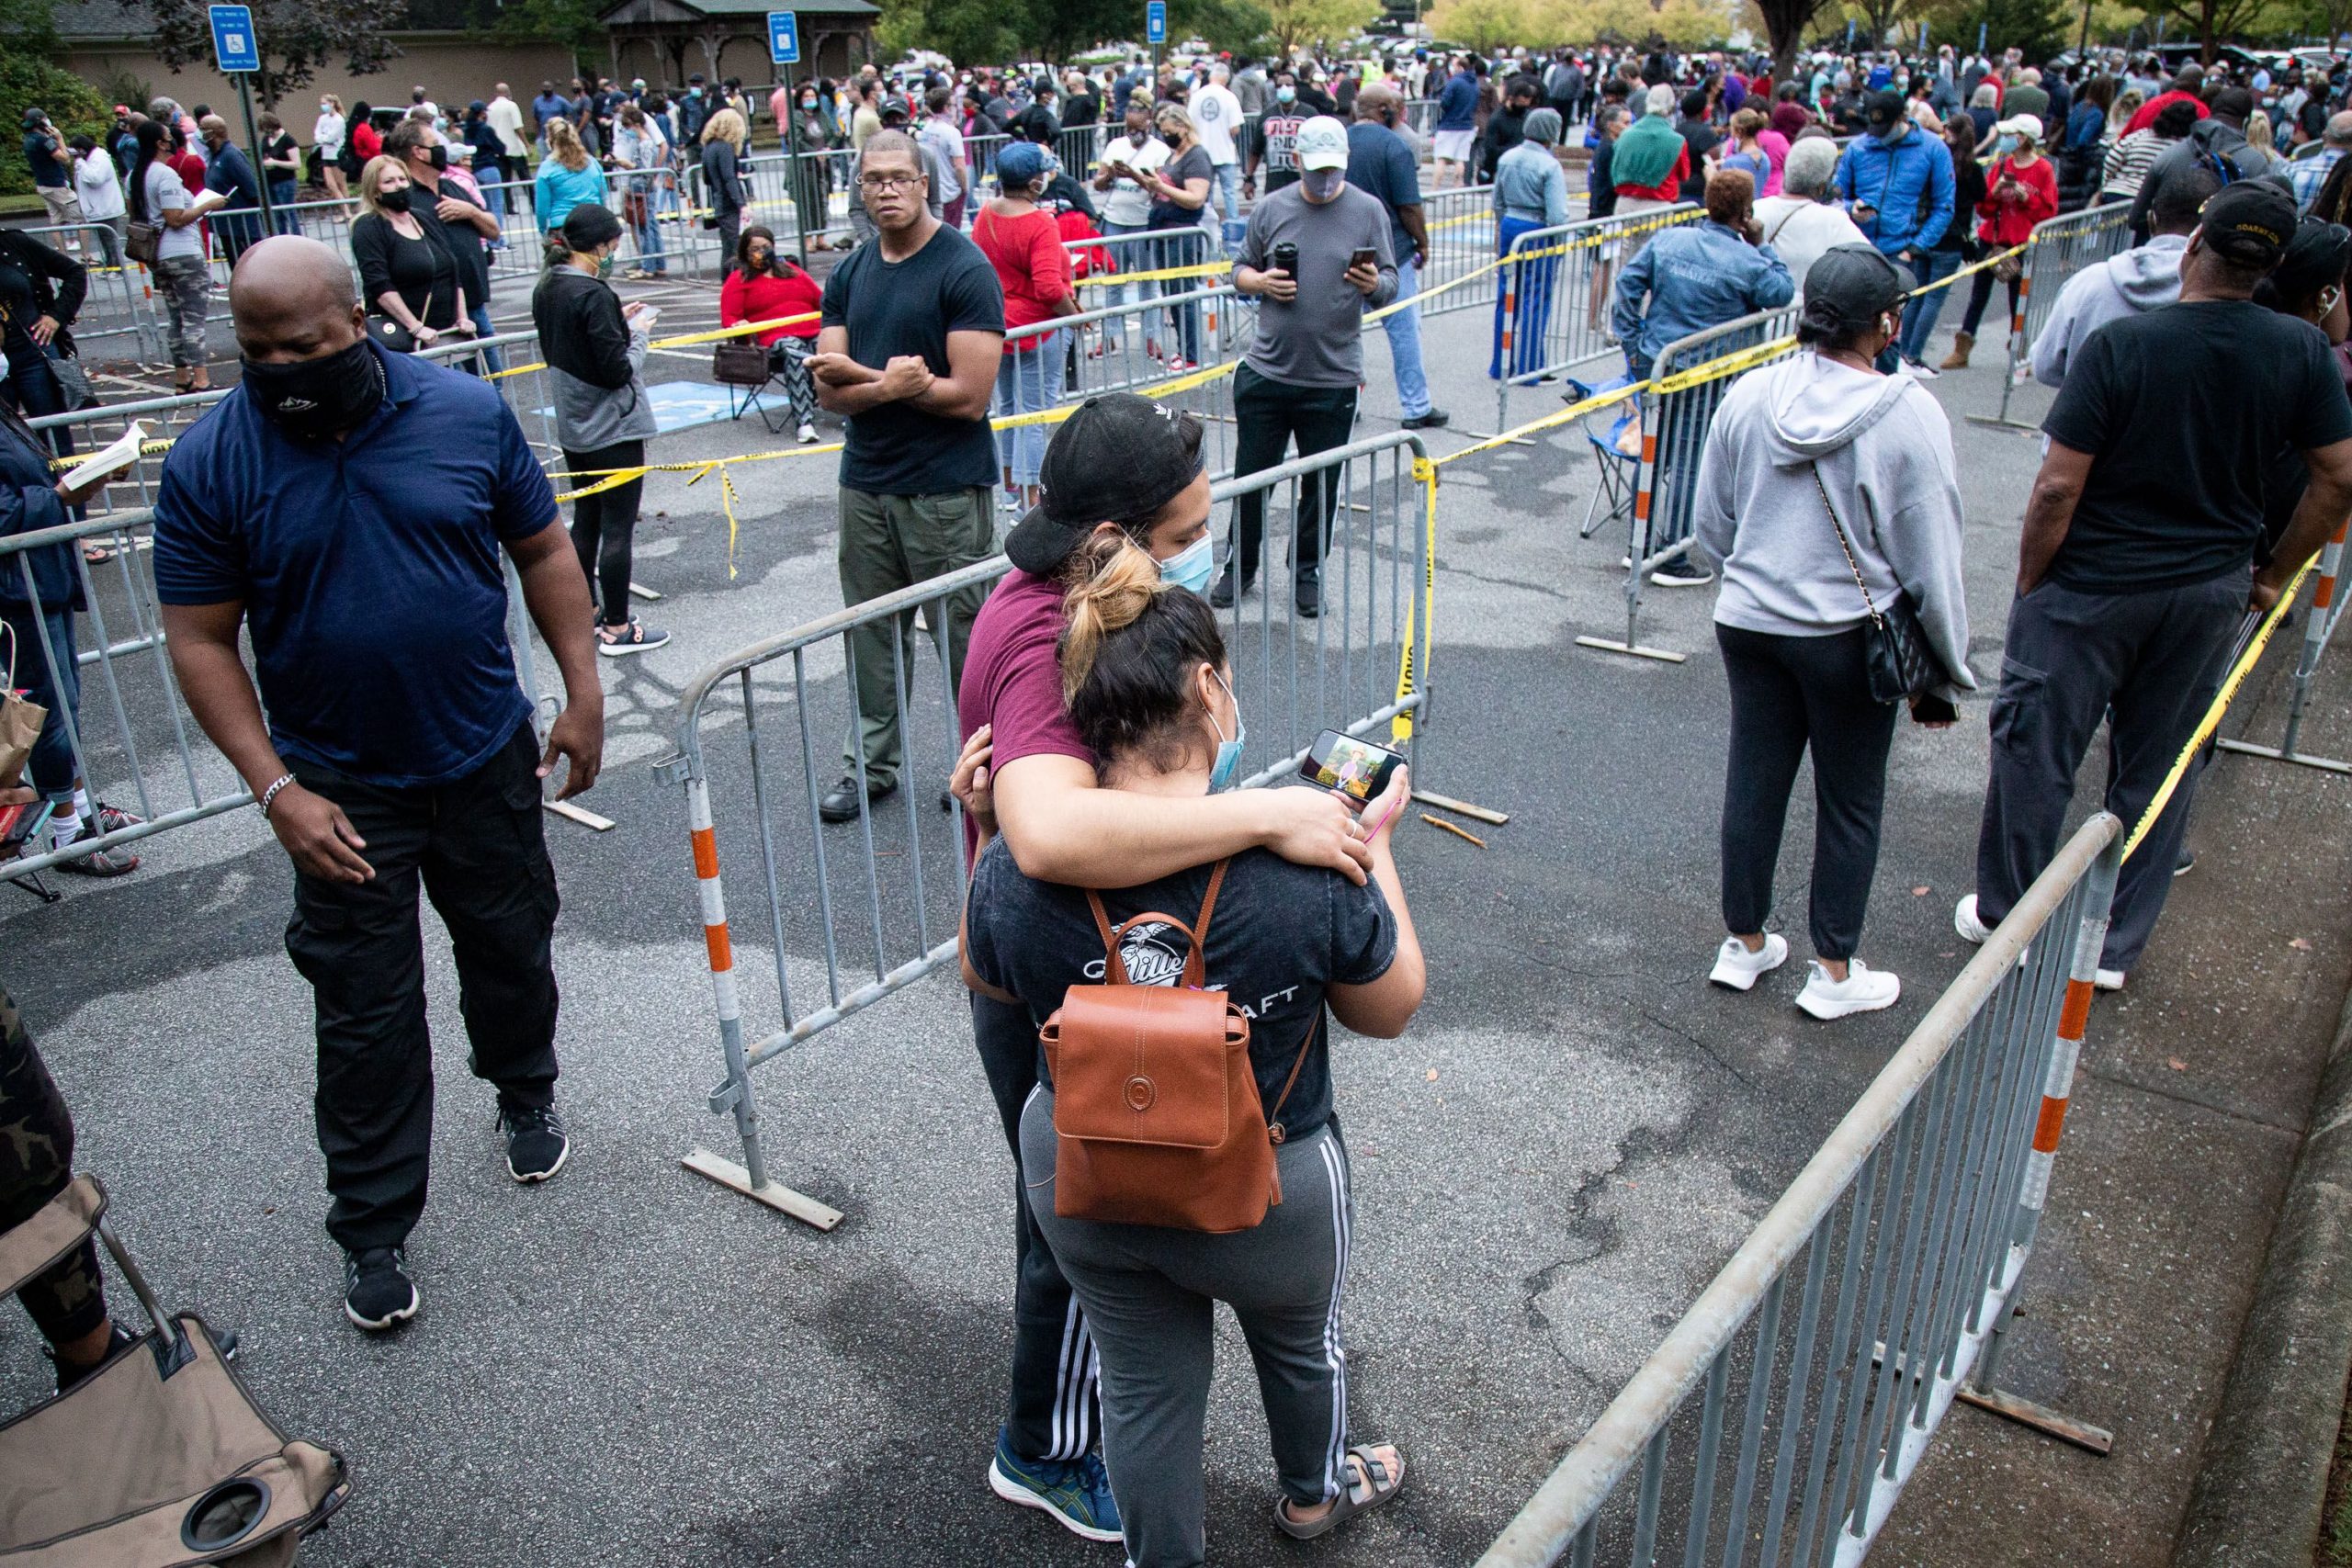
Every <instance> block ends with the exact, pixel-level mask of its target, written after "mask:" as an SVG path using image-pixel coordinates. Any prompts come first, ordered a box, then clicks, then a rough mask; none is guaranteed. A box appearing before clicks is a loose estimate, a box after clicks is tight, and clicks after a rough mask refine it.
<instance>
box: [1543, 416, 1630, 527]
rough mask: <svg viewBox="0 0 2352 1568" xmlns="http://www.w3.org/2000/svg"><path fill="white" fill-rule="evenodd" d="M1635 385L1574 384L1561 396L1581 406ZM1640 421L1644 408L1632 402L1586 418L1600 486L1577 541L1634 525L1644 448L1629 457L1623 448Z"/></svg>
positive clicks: (1598, 485)
mask: <svg viewBox="0 0 2352 1568" xmlns="http://www.w3.org/2000/svg"><path fill="white" fill-rule="evenodd" d="M1632 384H1633V378H1632V377H1630V376H1615V377H1611V378H1610V379H1608V380H1606V381H1600V382H1596V383H1593V384H1590V385H1588V384H1587V383H1585V382H1582V381H1576V380H1571V381H1567V382H1566V383H1564V385H1563V389H1562V391H1561V394H1560V396H1561V398H1562V399H1563V400H1565V401H1567V402H1570V403H1580V402H1583V401H1584V400H1586V399H1588V398H1597V397H1600V396H1601V395H1602V394H1604V393H1608V392H1613V391H1616V390H1617V389H1619V388H1621V387H1628V386H1631V385H1632ZM1641 417H1642V411H1641V405H1640V404H1639V403H1638V402H1636V401H1634V400H1631V399H1628V400H1626V401H1624V402H1622V403H1618V404H1615V405H1614V406H1612V407H1610V408H1605V409H1596V410H1594V411H1593V412H1590V413H1589V414H1587V415H1585V416H1584V420H1583V424H1584V438H1585V440H1586V442H1587V443H1589V445H1590V446H1591V447H1592V460H1593V467H1594V469H1595V470H1596V475H1597V482H1596V483H1595V484H1594V486H1593V490H1592V500H1591V501H1590V502H1588V503H1587V504H1586V506H1585V509H1584V525H1583V526H1581V527H1579V528H1578V529H1577V538H1579V539H1589V538H1591V537H1592V536H1594V535H1595V534H1597V533H1599V532H1600V530H1601V528H1602V527H1603V526H1605V525H1608V524H1610V523H1612V522H1617V523H1630V522H1632V521H1633V516H1634V489H1635V483H1636V480H1637V479H1639V477H1640V474H1641V468H1642V459H1641V456H1640V453H1641V448H1640V447H1639V446H1638V445H1637V446H1635V447H1634V450H1633V451H1632V452H1630V453H1629V452H1626V451H1625V450H1624V449H1623V446H1622V445H1621V444H1622V443H1623V441H1624V438H1625V432H1626V431H1627V429H1629V428H1632V429H1635V430H1638V429H1639V428H1640V423H1639V422H1640V420H1641ZM1603 501H1606V502H1608V503H1609V505H1608V510H1606V511H1603V510H1602V509H1601V502H1603Z"/></svg>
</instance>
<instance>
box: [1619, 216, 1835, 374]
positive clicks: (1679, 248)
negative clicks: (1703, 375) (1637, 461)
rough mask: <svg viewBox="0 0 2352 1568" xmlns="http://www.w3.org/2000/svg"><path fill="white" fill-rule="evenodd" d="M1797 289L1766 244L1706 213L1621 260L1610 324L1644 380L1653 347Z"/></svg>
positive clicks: (1781, 300) (1780, 300) (1768, 305)
mask: <svg viewBox="0 0 2352 1568" xmlns="http://www.w3.org/2000/svg"><path fill="white" fill-rule="evenodd" d="M1796 291H1797V286H1796V280H1795V279H1794V278H1792V277H1791V276H1789V269H1788V267H1787V266H1786V265H1782V263H1781V258H1780V256H1779V255H1777V254H1774V252H1773V250H1772V247H1771V246H1770V245H1751V244H1749V243H1747V240H1746V239H1744V238H1743V237H1742V236H1741V235H1740V234H1739V233H1738V232H1736V231H1734V230H1732V229H1730V228H1727V227H1726V226H1724V224H1721V223H1718V222H1716V221H1715V220H1713V219H1712V218H1709V219H1705V220H1702V221H1700V222H1697V223H1685V224H1682V225H1680V226H1679V227H1677V228H1673V229H1668V230H1664V231H1661V232H1659V233H1657V234H1656V235H1653V236H1652V237H1651V239H1650V243H1648V244H1646V245H1644V246H1643V247H1642V250H1641V254H1639V255H1636V256H1635V257H1634V259H1633V260H1632V261H1630V262H1628V263H1626V264H1625V270H1624V272H1623V273H1622V274H1621V275H1620V276H1618V279H1617V307H1616V310H1615V312H1614V313H1613V315H1612V316H1611V319H1610V326H1611V329H1612V330H1613V331H1615V333H1617V341H1618V342H1620V343H1622V344H1624V345H1625V361H1626V363H1627V364H1628V365H1630V366H1631V367H1633V372H1634V379H1635V380H1637V381H1639V380H1647V379H1648V378H1649V374H1650V366H1651V365H1652V364H1653V363H1654V362H1655V361H1656V360H1657V356H1658V352H1659V351H1660V350H1661V349H1663V348H1665V347H1666V345H1667V344H1670V343H1672V342H1674V341H1675V340H1676V339H1678V338H1686V337H1689V336H1690V335H1691V333H1702V332H1704V331H1706V330H1707V329H1708V328H1709V327H1719V326H1721V325H1723V324H1724V322H1725V321H1737V320H1739V318H1740V317H1742V316H1747V315H1753V314H1754V313H1755V312H1757V311H1758V310H1770V309H1772V308H1773V307H1774V306H1776V305H1785V304H1787V303H1788V302H1789V301H1790V300H1791V299H1794V298H1795V297H1796ZM1645 298H1646V299H1647V300H1648V301H1649V313H1648V314H1647V315H1644V314H1643V312H1642V302H1643V300H1644V299H1645Z"/></svg>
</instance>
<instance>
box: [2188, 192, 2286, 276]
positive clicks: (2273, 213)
mask: <svg viewBox="0 0 2352 1568" xmlns="http://www.w3.org/2000/svg"><path fill="white" fill-rule="evenodd" d="M2197 219H2198V223H2199V226H2200V227H2201V228H2202V229H2203V230H2204V231H2205V243H2207V244H2209V245H2211V246H2212V247H2213V249H2214V250H2216V251H2218V252H2220V253H2221V254H2222V255H2224V256H2227V257H2228V258H2229V259H2230V260H2232V261H2233V262H2236V263H2237V264H2238V265H2241V266H2264V267H2267V266H2276V265H2278V258H2279V257H2280V256H2282V255H2284V254H2286V252H2287V242H2288V240H2289V239H2290V237H2291V236H2292V235H2293V234H2294V232H2295V198H2294V197H2291V196H2289V195H2288V194H2287V193H2286V191H2285V190H2283V189H2281V188H2280V187H2279V186H2277V185H2274V184H2272V183H2271V182H2270V181H2268V180H2239V181H2237V182H2235V183H2234V184H2232V185H2226V186H2222V188H2221V189H2220V190H2217V191H2215V192H2214V193H2213V194H2212V195H2211V196H2209V197H2206V198H2205V205H2204V206H2203V207H2201V208H2199V209H2198V213H2197Z"/></svg>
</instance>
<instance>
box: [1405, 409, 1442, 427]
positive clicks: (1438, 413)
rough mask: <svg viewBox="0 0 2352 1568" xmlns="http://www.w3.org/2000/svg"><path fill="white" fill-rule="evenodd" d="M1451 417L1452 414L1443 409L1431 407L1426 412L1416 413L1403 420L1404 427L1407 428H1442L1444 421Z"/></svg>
mask: <svg viewBox="0 0 2352 1568" xmlns="http://www.w3.org/2000/svg"><path fill="white" fill-rule="evenodd" d="M1452 418H1453V415H1452V414H1450V413H1448V412H1445V411H1444V410H1443V409H1431V410H1430V412H1427V413H1417V414H1415V415H1414V416H1413V417H1412V418H1410V419H1408V420H1407V421H1405V428H1406V429H1408V430H1442V429H1444V428H1445V423H1446V421H1448V420H1450V419H1452Z"/></svg>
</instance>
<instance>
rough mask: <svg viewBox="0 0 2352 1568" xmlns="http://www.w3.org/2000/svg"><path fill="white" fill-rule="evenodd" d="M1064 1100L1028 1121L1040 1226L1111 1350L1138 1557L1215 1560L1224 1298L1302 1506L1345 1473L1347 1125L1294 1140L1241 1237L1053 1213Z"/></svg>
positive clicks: (1112, 1410) (1128, 1513)
mask: <svg viewBox="0 0 2352 1568" xmlns="http://www.w3.org/2000/svg"><path fill="white" fill-rule="evenodd" d="M1053 1113H1054V1101H1053V1095H1052V1094H1051V1093H1050V1092H1049V1091H1048V1090H1046V1089H1043V1088H1042V1087H1041V1088H1040V1089H1038V1090H1037V1092H1036V1094H1035V1095H1034V1096H1033V1097H1032V1098H1031V1100H1030V1101H1029V1105H1028V1108H1027V1110H1026V1111H1025V1112H1024V1113H1023V1116H1022V1119H1021V1152H1022V1168H1023V1172H1024V1174H1025V1176H1026V1178H1027V1179H1028V1182H1029V1199H1030V1202H1031V1205H1032V1207H1033V1209H1034V1211H1035V1213H1036V1216H1037V1224H1038V1225H1039V1226H1040V1227H1041V1228H1042V1229H1043V1230H1044V1231H1045V1233H1046V1242H1047V1244H1048V1245H1050V1246H1051V1247H1053V1249H1054V1258H1055V1259H1056V1261H1057V1262H1058V1263H1060V1264H1061V1267H1062V1272H1063V1273H1064V1274H1065V1275H1067V1276H1068V1277H1069V1282H1070V1287H1071V1289H1073V1290H1074V1291H1076V1292H1078V1299H1079V1303H1080V1305H1081V1306H1083V1307H1084V1308H1085V1311H1086V1319H1087V1322H1088V1324H1089V1325H1091V1328H1092V1329H1093V1332H1094V1347H1095V1350H1096V1353H1097V1354H1098V1355H1099V1356H1100V1358H1101V1360H1102V1377H1103V1463H1104V1465H1105V1466H1106V1467H1107V1468H1108V1469H1109V1471H1110V1472H1111V1491H1112V1493H1113V1495H1115V1496H1116V1497H1117V1498H1118V1501H1119V1520H1120V1523H1121V1525H1122V1526H1123V1527H1124V1528H1125V1532H1126V1546H1127V1556H1128V1559H1129V1560H1130V1561H1131V1562H1134V1563H1135V1564H1136V1568H1196V1565H1197V1564H1199V1563H1200V1562H1203V1561H1204V1551H1205V1547H1204V1541H1203V1539H1202V1524H1201V1517H1202V1511H1203V1508H1204V1495H1203V1494H1204V1484H1203V1481H1202V1475H1201V1440H1202V1429H1203V1426H1204V1423H1205V1421H1206V1420H1207V1415H1208V1400H1209V1378H1210V1374H1211V1371H1212V1369H1213V1366H1214V1361H1215V1355H1216V1303H1218V1302H1225V1303H1228V1304H1229V1305H1230V1306H1231V1307H1232V1308H1233V1314H1234V1316H1235V1317H1236V1318H1238V1319H1239V1320H1240V1324H1241V1332H1242V1334H1243V1336H1244V1337H1246V1338H1247V1339H1248V1340H1249V1342H1250V1357H1251V1359H1254V1360H1255V1361H1256V1362H1257V1366H1258V1391H1259V1393H1260V1395H1261V1397H1262V1398H1263V1399H1264V1401H1265V1404H1266V1427H1267V1432H1268V1436H1269V1437H1270V1438H1272V1447H1273V1451H1274V1472H1275V1474H1276V1476H1277V1477H1278V1479H1279V1480H1280V1482H1281V1483H1282V1489H1283V1492H1284V1493H1285V1494H1286V1495H1289V1496H1290V1497H1292V1498H1293V1499H1295V1501H1297V1502H1299V1503H1302V1504H1315V1503H1320V1502H1323V1501H1324V1500H1326V1499H1327V1498H1333V1497H1337V1496H1338V1495H1340V1489H1341V1487H1342V1485H1343V1484H1344V1482H1345V1479H1346V1471H1345V1469H1344V1466H1343V1462H1342V1456H1343V1455H1344V1454H1345V1453H1346V1451H1347V1442H1348V1358H1347V1351H1346V1349H1345V1348H1343V1345H1342V1342H1341V1339H1340V1292H1341V1290H1342V1289H1343V1288H1344V1287H1345V1286H1346V1283H1347V1275H1348V1233H1349V1230H1350V1228H1351V1221H1352V1218H1353V1215H1352V1212H1351V1199H1350V1194H1349V1188H1348V1154H1347V1148H1346V1145H1343V1144H1342V1143H1341V1142H1340V1135H1339V1129H1338V1127H1337V1125H1336V1123H1333V1124H1327V1125H1325V1126H1324V1127H1323V1128H1321V1129H1319V1130H1318V1131H1317V1132H1315V1133H1312V1134H1308V1135H1307V1136H1306V1137H1303V1138H1295V1139H1293V1140H1291V1141H1290V1142H1288V1143H1286V1144H1284V1145H1283V1146H1282V1148H1281V1149H1280V1150H1279V1151H1278V1152H1277V1154H1276V1156H1275V1164H1276V1166H1277V1168H1279V1169H1280V1171H1281V1173H1282V1184H1283V1201H1282V1202H1280V1203H1279V1204H1277V1205H1275V1206H1274V1207H1273V1208H1272V1209H1269V1210H1268V1211H1267V1212H1266V1219H1265V1223H1264V1224H1261V1225H1259V1226H1258V1228H1257V1229H1255V1230H1249V1231H1238V1232H1236V1233H1234V1234H1232V1235H1201V1234H1199V1233H1197V1232H1194V1231H1178V1230H1163V1229H1160V1228H1159V1227H1157V1226H1153V1225H1114V1224H1096V1223H1095V1222H1093V1221H1091V1220H1066V1219H1063V1218H1061V1217H1060V1216H1058V1215H1057V1214H1056V1213H1054V1114H1053Z"/></svg>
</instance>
